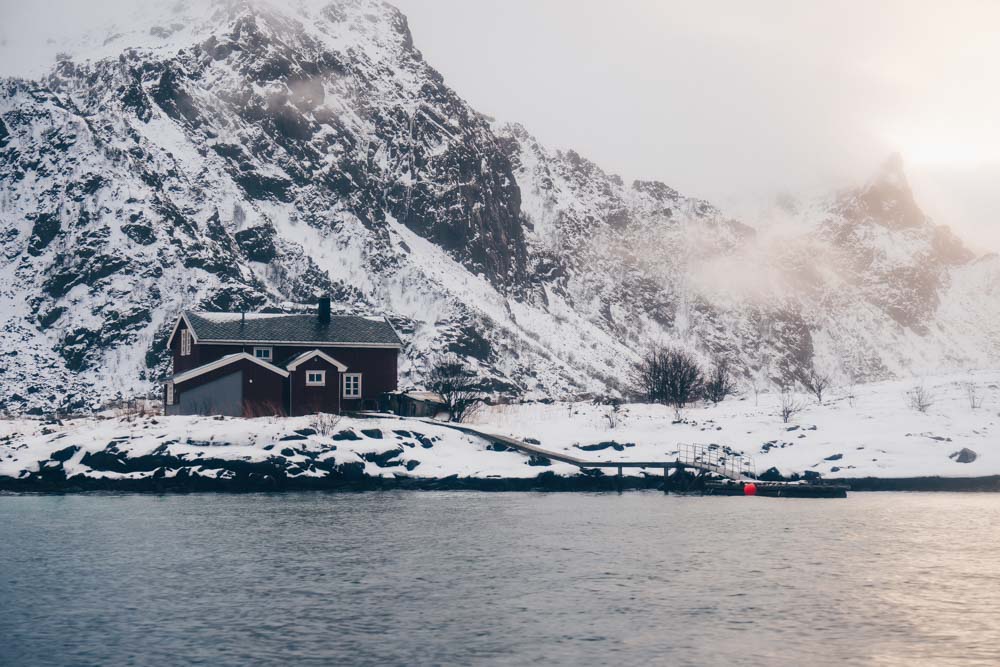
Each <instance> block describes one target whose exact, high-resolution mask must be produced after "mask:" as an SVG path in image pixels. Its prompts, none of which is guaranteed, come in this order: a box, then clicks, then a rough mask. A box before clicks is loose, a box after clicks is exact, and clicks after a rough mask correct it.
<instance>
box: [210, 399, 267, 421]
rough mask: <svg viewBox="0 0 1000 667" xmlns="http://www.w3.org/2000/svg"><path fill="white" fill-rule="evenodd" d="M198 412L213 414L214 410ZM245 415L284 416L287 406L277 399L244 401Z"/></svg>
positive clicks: (249, 416) (250, 416)
mask: <svg viewBox="0 0 1000 667" xmlns="http://www.w3.org/2000/svg"><path fill="white" fill-rule="evenodd" d="M198 414H212V412H199V413H198ZM243 416H244V417H247V418H250V419H254V418H256V417H284V416H285V408H284V407H283V406H282V405H281V404H280V403H277V402H275V401H244V403H243Z"/></svg>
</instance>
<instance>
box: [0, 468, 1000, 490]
mask: <svg viewBox="0 0 1000 667" xmlns="http://www.w3.org/2000/svg"><path fill="white" fill-rule="evenodd" d="M824 482H826V483H829V484H846V485H848V486H850V492H849V493H854V492H860V493H863V492H885V491H895V492H961V493H996V492H1000V475H991V476H987V477H904V478H877V477H867V478H857V479H829V480H824ZM619 490H622V491H636V490H640V491H649V490H663V477H662V476H658V475H649V476H646V477H625V478H624V479H622V480H621V483H620V485H619V481H618V480H617V479H616V478H615V477H612V476H602V477H595V476H589V475H577V476H572V477H566V476H560V475H556V474H555V473H551V472H545V473H542V474H540V475H538V476H536V477H526V478H481V477H458V476H451V477H443V478H436V479H435V478H419V477H416V478H415V477H399V478H383V477H368V476H364V475H361V476H358V475H350V474H343V475H342V474H336V475H332V476H327V477H309V478H288V477H273V476H269V475H268V476H247V477H242V478H241V477H237V478H230V479H216V478H210V477H201V476H197V475H178V476H176V477H171V478H163V477H160V478H150V477H146V478H142V479H106V478H90V477H73V478H70V479H65V480H59V479H51V478H49V479H46V478H44V477H41V478H39V477H35V478H25V479H12V478H9V477H0V493H4V494H22V493H24V494H34V493H40V494H59V495H63V494H77V493H93V492H109V493H134V494H168V493H178V494H186V493H226V494H230V493H231V494H241V493H286V492H297V491H324V492H341V493H361V492H366V491H482V492H488V493H509V492H571V493H572V492H598V493H603V492H615V491H619ZM668 491H670V489H668ZM691 495H698V493H697V492H694V493H693V494H691Z"/></svg>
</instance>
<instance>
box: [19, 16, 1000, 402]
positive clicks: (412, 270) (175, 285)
mask: <svg viewBox="0 0 1000 667" xmlns="http://www.w3.org/2000/svg"><path fill="white" fill-rule="evenodd" d="M164 7H165V9H164V10H163V11H164V14H163V15H162V16H160V15H155V14H154V15H151V16H150V17H149V21H150V22H152V25H141V26H139V25H137V26H133V27H132V29H131V31H130V30H129V29H127V28H126V29H122V30H121V31H120V32H117V33H115V35H114V36H113V38H112V39H110V40H105V42H103V43H101V44H100V49H99V51H100V53H101V55H102V56H104V57H103V58H102V59H99V60H96V61H93V62H75V61H72V60H63V61H61V62H60V63H58V65H57V66H56V67H55V68H54V69H53V71H52V72H51V73H50V74H49V75H48V76H47V77H45V78H44V79H42V80H37V81H27V80H20V79H6V80H0V253H2V255H3V258H4V261H3V263H2V265H0V313H3V318H2V320H0V327H2V331H3V334H4V335H3V337H2V340H0V359H3V361H2V362H0V387H2V390H0V402H2V408H4V409H7V410H10V411H13V412H23V411H29V410H33V411H40V410H47V409H51V407H52V406H62V407H64V408H67V409H88V408H92V407H95V406H96V405H98V404H100V403H101V402H103V401H105V400H108V399H110V398H113V397H114V396H116V395H122V396H130V395H134V394H136V393H141V392H146V391H149V390H150V389H152V388H154V387H155V384H156V382H157V380H158V379H159V378H161V377H162V376H163V375H164V374H165V373H166V371H167V366H166V355H165V354H164V350H163V345H164V341H165V339H166V336H167V333H168V327H169V325H170V323H171V321H172V318H173V317H174V316H175V315H176V314H177V313H178V312H179V311H180V310H181V309H182V308H196V309H201V310H212V309H219V310H231V309H249V310H259V309H272V310H285V311H295V310H301V309H304V308H306V307H308V305H309V304H311V303H312V302H313V301H314V298H315V296H316V294H318V293H329V294H331V295H332V296H333V297H334V298H335V300H337V301H338V302H339V303H340V304H341V306H342V307H343V308H344V309H345V310H351V311H352V312H363V313H369V314H373V315H384V316H387V317H389V318H390V319H391V320H392V321H393V323H394V324H395V326H396V328H397V330H398V331H399V333H400V335H401V336H402V337H403V339H404V355H403V357H404V358H403V361H402V367H401V372H402V374H403V377H402V382H403V384H404V385H406V384H415V385H419V384H420V382H421V378H422V374H423V370H424V369H425V368H426V365H427V363H428V361H429V359H431V358H432V357H433V356H434V355H435V354H438V353H440V352H443V351H450V352H454V353H457V354H459V355H461V356H463V357H465V358H466V359H467V360H468V361H469V363H470V365H472V366H473V367H474V368H476V369H477V371H478V372H479V373H480V374H481V375H482V376H483V378H484V381H487V382H488V383H490V384H491V385H492V386H493V387H494V388H495V389H497V390H498V391H504V392H510V393H515V394H519V395H523V396H533V397H542V396H552V397H564V396H570V395H580V394H583V393H593V394H608V393H614V392H617V391H621V390H623V389H624V388H625V386H626V385H627V376H628V372H629V368H630V367H631V365H632V364H633V363H634V361H635V360H636V358H637V355H638V354H639V353H640V352H641V350H642V349H643V348H644V347H645V346H646V345H648V344H649V343H650V342H652V341H659V342H672V343H675V344H679V345H684V346H687V347H689V348H691V349H692V350H694V351H695V352H697V353H698V354H699V355H701V356H702V357H703V358H704V359H705V360H706V362H707V361H709V360H710V359H712V358H714V357H716V356H720V355H724V356H728V357H730V358H732V359H733V360H734V361H735V362H736V363H737V364H738V365H739V366H740V367H741V368H744V369H746V370H747V372H764V373H765V374H767V375H770V376H772V377H776V378H777V377H781V378H789V379H793V378H795V377H800V376H802V375H803V374H804V373H805V372H806V371H807V370H808V369H809V368H810V367H811V366H812V365H813V364H822V365H823V366H825V367H829V368H831V369H832V370H833V371H835V372H836V373H840V374H844V375H848V374H849V375H851V376H853V377H858V378H874V377H886V376H891V375H894V374H900V373H906V372H911V371H918V370H920V369H922V368H937V367H944V366H962V365H966V366H984V365H989V364H994V363H996V360H997V359H998V357H1000V325H998V324H997V322H1000V305H998V299H997V297H996V292H995V287H996V285H997V284H998V283H1000V263H998V261H997V260H996V258H983V259H980V260H976V259H975V258H974V257H973V256H972V254H971V253H970V252H969V251H968V250H966V249H965V248H964V247H963V246H962V244H961V242H960V241H958V240H957V239H955V238H954V237H953V236H952V235H951V234H950V233H949V232H948V231H947V230H946V229H944V228H941V227H937V226H935V225H934V224H933V223H932V222H931V221H930V220H928V219H927V218H926V216H924V215H923V213H922V212H921V211H920V209H919V207H918V206H917V204H916V203H915V202H914V201H913V197H912V193H910V190H909V187H908V186H907V185H906V181H905V175H903V172H902V166H901V164H899V163H898V161H893V162H891V163H890V164H889V165H887V167H886V169H885V170H884V172H883V173H882V174H880V175H879V176H878V177H877V178H876V179H875V180H873V181H872V182H871V183H869V184H868V185H866V186H865V187H863V188H859V189H856V190H851V191H847V192H844V193H841V194H840V195H838V196H836V197H834V198H832V199H827V200H823V201H816V202H809V203H807V204H803V205H801V206H800V208H799V209H798V210H797V211H796V213H795V214H794V216H795V218H796V221H797V222H796V229H797V230H798V231H797V233H796V234H794V235H793V236H792V237H784V238H780V239H776V238H772V237H770V236H768V235H767V234H765V233H762V232H761V231H759V230H755V229H753V228H751V227H749V226H747V225H745V224H742V223H740V222H739V221H736V220H732V219H729V218H727V217H726V216H725V215H723V214H722V213H721V212H720V211H719V210H717V209H716V208H715V207H713V206H712V205H711V204H709V203H707V202H704V201H700V200H697V199H692V198H687V197H684V196H683V195H681V194H680V193H678V192H676V191H674V190H673V189H671V188H670V187H668V186H666V185H664V184H662V183H657V182H642V181H637V182H635V183H633V184H630V185H628V184H625V183H623V182H622V180H621V179H620V178H618V177H616V176H613V175H609V174H606V173H605V172H603V171H602V170H601V169H600V168H599V167H598V166H597V165H594V164H593V163H591V162H589V161H588V160H586V159H585V158H582V157H581V156H579V155H578V154H576V153H575V152H573V151H565V152H563V151H553V150H550V149H548V148H546V147H545V146H543V145H542V144H540V143H539V142H538V141H537V140H536V139H535V138H533V137H532V136H531V135H530V134H529V133H528V132H527V131H526V130H525V129H524V128H522V127H520V126H517V125H497V124H495V123H493V122H491V121H490V120H489V119H487V118H486V117H485V116H483V115H482V114H480V113H478V112H476V111H475V110H474V109H472V108H471V107H470V106H469V105H468V104H467V103H466V102H464V101H463V100H462V99H461V97H459V95H458V94H457V93H456V92H455V91H453V90H451V89H450V88H449V87H448V86H447V85H446V84H445V82H444V80H443V78H442V77H441V75H440V74H439V73H438V72H437V71H436V70H434V69H433V68H432V67H431V66H430V65H429V64H427V63H426V62H425V61H424V59H423V56H422V55H421V54H420V52H419V51H418V50H417V49H416V47H415V46H414V42H413V38H412V36H411V34H410V31H409V28H408V26H407V22H406V18H405V17H404V16H403V15H402V14H401V13H400V12H399V11H398V10H396V9H395V8H393V7H391V6H389V5H387V4H384V3H381V2H376V1H375V0H347V1H345V2H337V3H333V4H330V5H328V6H326V7H323V8H322V9H310V8H297V9H295V10H291V9H282V8H278V7H276V6H274V5H270V4H262V3H256V2H252V1H249V0H224V1H216V2H209V3H195V4H191V3H188V4H185V3H174V4H171V5H165V6H164ZM139 43H141V44H148V46H143V47H134V46H133V45H134V44H139ZM112 53H113V54H114V55H112Z"/></svg>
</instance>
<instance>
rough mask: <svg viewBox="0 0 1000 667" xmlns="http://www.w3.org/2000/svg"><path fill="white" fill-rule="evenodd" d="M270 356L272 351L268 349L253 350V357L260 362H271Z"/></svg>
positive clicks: (256, 348)
mask: <svg viewBox="0 0 1000 667" xmlns="http://www.w3.org/2000/svg"><path fill="white" fill-rule="evenodd" d="M272 354H273V350H272V348H270V347H255V348H254V349H253V356H255V357H257V358H258V359H260V360H262V361H271V355H272Z"/></svg>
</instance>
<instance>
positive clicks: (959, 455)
mask: <svg viewBox="0 0 1000 667" xmlns="http://www.w3.org/2000/svg"><path fill="white" fill-rule="evenodd" d="M948 458H950V459H955V463H972V462H973V461H975V460H976V459H977V458H979V455H978V454H976V453H975V452H974V451H972V450H971V449H969V448H968V447H963V448H962V449H960V450H959V451H957V452H954V453H953V454H951V455H949V456H948Z"/></svg>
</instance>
